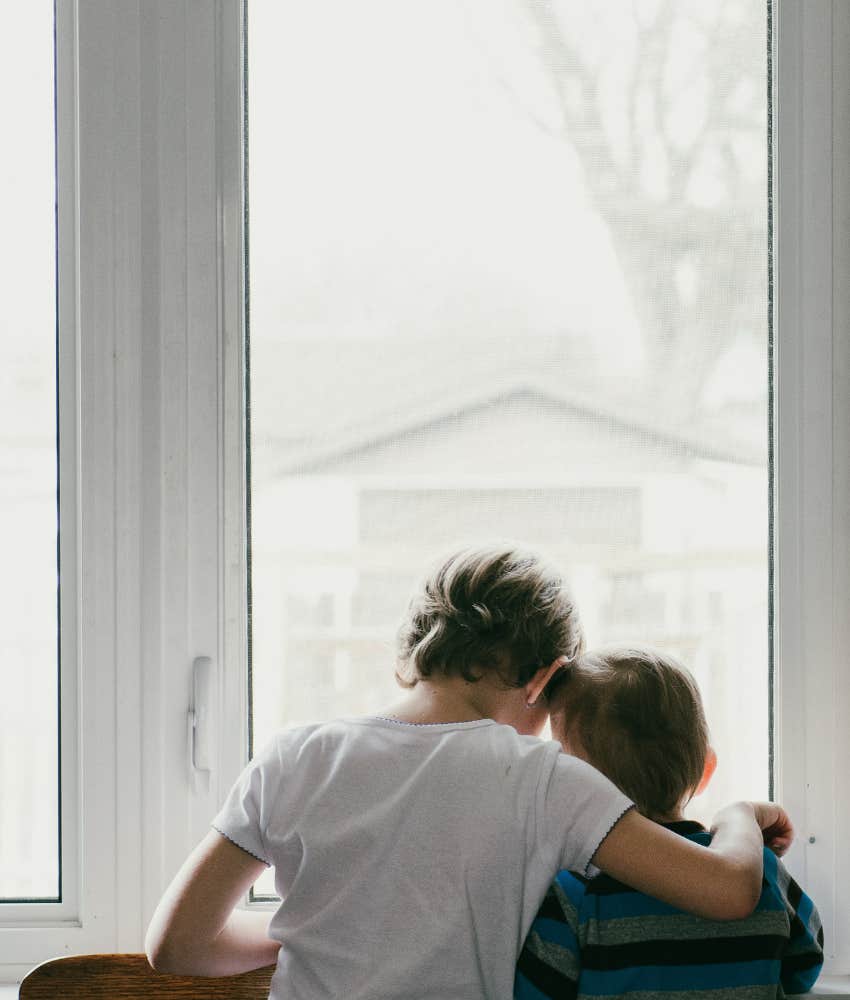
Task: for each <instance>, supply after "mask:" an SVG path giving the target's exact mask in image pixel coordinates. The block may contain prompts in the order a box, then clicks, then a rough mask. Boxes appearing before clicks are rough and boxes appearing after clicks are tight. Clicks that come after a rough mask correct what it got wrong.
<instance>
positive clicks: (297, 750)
mask: <svg viewBox="0 0 850 1000" xmlns="http://www.w3.org/2000/svg"><path fill="white" fill-rule="evenodd" d="M559 751H560V747H559V746H558V744H556V743H552V742H544V741H542V740H538V739H536V738H534V737H530V736H520V735H519V734H518V733H517V732H516V731H515V730H514V729H512V728H511V727H510V726H504V725H500V724H498V723H496V722H494V721H493V720H491V719H481V720H478V721H475V722H462V723H451V724H446V725H412V724H409V723H401V722H395V721H391V720H388V719H378V718H359V719H343V720H340V721H338V722H332V723H328V724H324V725H315V726H306V727H303V728H298V729H291V730H283V731H281V732H280V733H278V734H277V736H276V737H275V739H274V740H273V741H272V742H271V743H270V744H269V745H268V746H267V747H265V748H264V750H263V751H262V752H261V753H260V754H258V755H257V756H256V757H255V758H254V759H253V760H252V761H251V763H250V764H249V765H248V767H247V768H246V769H245V771H244V772H243V773H242V775H241V777H240V778H239V780H238V781H237V782H236V784H235V786H234V787H233V789H232V791H231V792H230V795H229V796H228V798H227V801H226V803H225V804H224V807H223V808H222V810H221V812H219V814H218V815H217V816H216V818H215V819H214V820H213V826H214V827H215V828H216V829H217V830H218V831H219V832H220V833H222V834H224V836H226V837H227V838H228V839H230V840H232V841H233V842H234V843H235V844H238V845H239V847H241V848H243V849H244V850H246V851H248V852H249V853H251V854H253V855H254V856H255V857H257V858H259V859H260V860H262V861H264V862H265V863H266V864H269V865H273V866H274V869H275V885H276V887H277V891H278V893H279V895H280V896H281V898H282V900H283V902H282V903H281V905H280V906H279V908H278V910H277V912H276V913H275V915H274V918H273V919H272V922H271V926H270V930H269V933H270V935H271V937H272V938H274V939H275V940H278V941H280V942H281V945H282V947H281V949H280V952H279V956H278V964H277V970H276V972H275V975H274V978H273V980H272V990H271V998H272V1000H320V998H321V1000H325V998H331V1000H342V998H345V1000H390V998H392V1000H401V998H404V1000H412V998H416V1000H461V998H463V1000H466V998H469V1000H473V998H475V1000H481V998H485V997H486V998H495V1000H505V998H509V997H510V996H511V995H512V990H513V980H514V969H515V965H516V960H517V956H518V955H519V952H520V949H521V947H522V944H523V941H524V940H525V936H526V934H527V932H528V929H529V927H530V926H531V922H532V920H533V919H534V916H535V914H536V912H537V908H538V906H539V904H540V902H541V900H542V899H543V896H544V894H545V892H546V889H547V888H548V886H549V884H550V882H551V881H552V879H553V877H554V875H555V873H556V872H557V871H559V870H560V869H562V868H569V869H572V870H574V871H575V870H578V871H585V870H587V866H588V864H589V862H590V858H591V857H592V855H593V854H594V853H595V851H596V848H597V847H598V846H599V844H600V843H601V841H602V840H603V839H604V838H605V836H606V835H607V833H608V832H609V830H610V829H611V827H612V826H614V824H615V823H616V822H617V820H618V819H619V818H620V817H621V816H622V815H623V813H624V812H625V811H626V810H627V809H628V808H629V807H630V806H631V802H630V801H629V800H628V799H627V798H626V797H625V796H624V795H623V794H621V792H620V791H619V790H618V789H617V788H616V787H615V786H614V785H613V784H612V783H611V782H610V781H609V780H608V779H607V778H605V777H604V776H603V775H602V774H600V773H599V772H598V771H596V770H594V769H593V768H592V767H590V766H589V765H588V764H586V763H584V762H583V761H581V760H578V759H576V758H574V757H568V756H566V755H564V754H562V753H560V752H559Z"/></svg>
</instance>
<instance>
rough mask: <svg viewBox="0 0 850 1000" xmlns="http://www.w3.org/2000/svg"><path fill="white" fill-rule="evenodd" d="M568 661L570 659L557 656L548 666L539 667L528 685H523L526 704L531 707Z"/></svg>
mask: <svg viewBox="0 0 850 1000" xmlns="http://www.w3.org/2000/svg"><path fill="white" fill-rule="evenodd" d="M569 661H570V658H569V657H568V656H559V657H558V659H557V660H553V661H552V662H551V663H550V664H549V665H548V666H545V667H539V668H538V670H537V672H536V673H535V674H534V676H533V677H532V678H531V680H530V681H529V682H528V684H526V685H525V700H526V703H527V704H529V705H533V704H534V703H535V702H536V701H537V699H538V698H539V697H540V695H542V694H543V691H544V689H545V688H546V685H547V684H548V683H549V681H551V680H552V678H553V677H554V676H555V674H556V673H557V672H558V671H559V670H560V669H561V667H563V666H564V665H565V664H567V663H569Z"/></svg>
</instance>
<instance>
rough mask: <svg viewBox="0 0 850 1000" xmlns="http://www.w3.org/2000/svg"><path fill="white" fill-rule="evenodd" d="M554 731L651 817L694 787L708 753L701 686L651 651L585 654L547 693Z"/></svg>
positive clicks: (671, 807) (666, 810) (670, 808)
mask: <svg viewBox="0 0 850 1000" xmlns="http://www.w3.org/2000/svg"><path fill="white" fill-rule="evenodd" d="M551 713H552V730H553V733H554V734H555V735H556V736H557V737H558V738H560V739H566V740H567V742H568V743H569V742H570V740H571V739H572V740H575V739H576V737H577V738H578V741H579V743H580V744H581V747H582V749H583V750H584V753H585V755H586V757H587V759H588V761H589V762H590V763H591V764H593V765H594V767H596V768H597V769H598V770H600V771H602V773H603V774H605V775H607V777H609V778H610V779H611V780H612V781H613V782H614V784H615V785H617V786H618V787H619V788H620V790H621V791H622V792H624V793H625V794H626V795H628V796H629V798H630V799H632V801H633V802H634V803H635V805H636V806H637V807H638V809H639V811H640V812H642V813H643V814H644V815H645V816H649V817H665V816H669V815H671V814H672V813H673V812H674V811H676V810H677V809H678V808H679V807H680V806H681V804H682V801H683V800H684V799H686V798H690V796H692V795H693V793H694V791H695V790H696V788H697V786H698V785H699V783H700V781H701V779H702V776H703V771H704V769H705V763H706V758H707V755H708V752H709V734H708V725H707V723H706V720H705V713H704V711H703V706H702V698H701V697H700V693H699V688H698V687H697V684H696V681H695V680H694V678H693V676H692V675H691V674H690V672H689V671H688V670H687V669H686V668H685V667H684V666H682V664H681V663H679V662H678V661H677V660H676V659H674V658H673V657H672V656H668V655H667V654H664V653H660V652H658V651H656V650H653V649H640V648H637V649H636V648H624V649H604V650H600V651H594V652H593V653H589V654H585V655H584V656H582V657H580V658H579V660H578V661H577V663H576V664H575V665H574V667H573V669H572V671H571V672H570V674H569V677H568V679H566V681H565V682H561V683H559V684H558V685H557V687H556V690H555V691H554V693H553V695H552V699H551Z"/></svg>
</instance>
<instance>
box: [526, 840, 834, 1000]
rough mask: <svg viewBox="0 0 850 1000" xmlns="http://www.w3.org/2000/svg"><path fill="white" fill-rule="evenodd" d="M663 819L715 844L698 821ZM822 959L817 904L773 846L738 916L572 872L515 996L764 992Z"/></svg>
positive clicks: (549, 903) (529, 946) (728, 997)
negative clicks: (722, 917) (721, 915)
mask: <svg viewBox="0 0 850 1000" xmlns="http://www.w3.org/2000/svg"><path fill="white" fill-rule="evenodd" d="M664 825H665V826H666V827H667V828H668V829H670V830H673V831H674V832H676V833H679V834H681V835H682V836H685V837H687V838H688V839H689V840H693V841H695V842H696V843H698V844H703V845H708V844H710V843H711V835H710V834H709V833H707V832H706V831H705V830H704V828H703V827H701V826H700V825H699V824H698V823H692V822H689V821H683V822H679V823H665V824H664ZM822 963H823V930H822V928H821V923H820V918H819V916H818V913H817V910H816V909H815V907H814V904H813V903H812V901H811V900H810V899H809V898H808V896H806V895H805V894H804V893H803V892H802V890H801V889H800V887H799V886H798V885H797V884H796V882H794V880H793V879H792V878H791V876H790V875H789V874H788V872H787V870H786V869H785V867H784V866H783V865H782V863H781V862H780V861H779V860H778V859H777V858H776V856H775V855H774V854H773V853H772V852H771V851H769V850H767V849H765V852H764V882H763V889H762V894H761V899H760V900H759V903H758V906H757V907H756V909H755V912H754V913H753V914H752V915H751V916H749V917H747V918H746V919H745V920H738V921H734V922H721V921H715V920H703V919H702V918H701V917H695V916H691V915H690V914H687V913H684V912H682V911H681V910H677V909H675V908H674V907H672V906H668V905H667V904H666V903H662V902H659V901H658V900H656V899H652V898H651V897H650V896H646V895H644V894H643V893H640V892H637V891H636V890H634V889H630V888H629V887H628V886H625V885H622V884H621V883H620V882H617V881H615V880H614V879H613V878H610V877H609V876H607V875H604V874H603V875H599V876H598V877H596V878H594V879H587V878H584V877H582V876H580V875H575V874H573V873H571V872H566V871H564V872H561V873H560V874H559V875H558V876H557V878H556V880H555V882H554V884H553V885H552V887H551V888H550V889H549V892H548V893H547V895H546V898H545V900H544V901H543V904H542V906H541V907H540V910H539V911H538V914H537V917H536V918H535V920H534V923H533V924H532V927H531V931H530V932H529V935H528V938H527V939H526V942H525V946H524V947H523V950H522V954H521V955H520V958H519V963H518V965H517V973H516V982H515V985H514V997H515V998H516V1000H542V998H546V997H550V998H553V1000H573V998H578V997H581V998H585V997H587V998H590V997H592V998H594V1000H599V998H600V997H613V996H618V997H620V996H626V995H632V996H633V1000H652V998H655V997H660V998H662V1000H685V996H686V995H687V997H688V998H693V997H698V998H700V1000H765V998H768V997H770V998H776V997H782V996H784V995H785V994H786V993H805V992H807V991H808V990H809V989H810V988H811V986H812V984H813V983H814V981H815V979H817V976H818V973H819V972H820V968H821V965H822Z"/></svg>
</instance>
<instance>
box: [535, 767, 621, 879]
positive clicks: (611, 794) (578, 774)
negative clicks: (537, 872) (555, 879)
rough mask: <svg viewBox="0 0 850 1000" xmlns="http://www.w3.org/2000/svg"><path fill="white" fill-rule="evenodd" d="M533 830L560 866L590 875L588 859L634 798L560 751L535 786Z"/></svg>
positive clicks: (546, 852)
mask: <svg viewBox="0 0 850 1000" xmlns="http://www.w3.org/2000/svg"><path fill="white" fill-rule="evenodd" d="M537 803H538V820H537V831H538V838H539V842H540V845H539V846H540V850H541V852H542V853H543V855H544V856H546V855H547V854H548V855H550V856H551V855H553V856H554V859H555V861H556V863H557V867H558V868H559V869H565V868H566V869H569V870H570V871H578V872H583V873H584V874H586V875H591V874H594V873H595V871H596V869H595V868H594V867H593V865H591V863H590V859H591V858H592V857H593V855H594V854H595V853H596V851H597V848H598V847H599V845H600V844H601V843H602V841H603V840H604V839H605V838H606V837H607V836H608V834H609V833H610V832H611V830H612V828H613V827H614V826H615V825H616V823H617V821H618V820H619V819H620V818H621V817H622V816H623V814H624V813H625V812H627V811H628V810H629V809H630V808H631V807H632V806H633V804H634V803H633V802H632V801H631V799H629V798H628V797H627V796H625V795H623V793H622V792H621V791H620V790H619V788H617V786H616V785H615V784H614V783H613V782H612V781H610V780H609V779H608V778H606V777H605V775H604V774H602V773H601V772H599V771H597V770H596V768H594V767H591V766H590V764H587V763H585V761H583V760H579V758H578V757H571V756H569V754H564V753H559V754H558V755H557V757H556V759H555V761H554V766H553V767H552V769H551V771H550V772H549V775H548V780H547V777H546V775H544V776H543V778H542V780H541V783H540V788H539V790H538V800H537Z"/></svg>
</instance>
